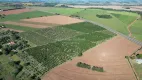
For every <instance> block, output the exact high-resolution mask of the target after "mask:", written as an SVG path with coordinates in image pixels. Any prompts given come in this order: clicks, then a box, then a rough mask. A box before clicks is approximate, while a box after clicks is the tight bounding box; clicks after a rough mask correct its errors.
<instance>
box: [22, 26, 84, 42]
mask: <svg viewBox="0 0 142 80" xmlns="http://www.w3.org/2000/svg"><path fill="white" fill-rule="evenodd" d="M81 34H82V33H80V32H77V31H75V30H70V29H66V28H63V27H53V28H47V29H41V30H37V31H29V32H24V33H21V36H22V37H23V38H24V39H26V40H28V41H30V42H31V43H33V44H36V45H43V44H47V43H51V42H56V41H61V40H65V39H69V38H71V37H74V36H78V35H81Z"/></svg>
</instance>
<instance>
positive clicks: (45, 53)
mask: <svg viewBox="0 0 142 80" xmlns="http://www.w3.org/2000/svg"><path fill="white" fill-rule="evenodd" d="M84 24H86V25H92V24H91V23H86V22H85V23H78V24H71V25H66V27H65V26H62V28H69V29H72V30H73V31H74V30H75V29H76V31H77V32H79V33H83V34H81V35H77V36H71V38H70V39H66V40H61V41H56V42H52V43H48V44H46V45H43V46H37V47H34V48H30V49H27V50H25V51H26V52H27V53H28V54H29V55H31V56H33V58H35V59H36V60H37V61H38V62H40V63H43V65H44V66H46V67H47V68H48V69H47V71H50V70H51V69H52V68H54V67H56V66H58V65H60V64H62V63H64V62H66V61H68V60H72V59H73V58H74V57H77V56H80V53H83V52H85V51H86V50H88V49H90V48H92V47H95V46H96V45H97V43H98V42H100V41H101V42H102V41H105V40H106V39H109V38H111V37H113V36H114V35H108V34H104V33H101V30H102V31H103V30H105V29H103V28H98V27H99V26H97V25H92V27H91V26H90V27H91V28H88V29H87V26H86V25H84ZM72 25H73V26H76V27H78V28H74V27H73V26H72ZM78 25H79V26H78ZM69 26H70V27H69ZM60 27H61V26H60ZM79 28H80V29H81V28H83V29H85V28H86V29H87V31H85V30H83V29H81V30H79ZM92 30H94V31H92ZM97 30H98V31H99V32H97ZM67 33H68V32H67ZM48 34H50V33H45V35H48ZM64 34H66V33H64ZM68 35H69V34H68ZM92 36H93V37H92ZM82 55H83V54H82Z"/></svg>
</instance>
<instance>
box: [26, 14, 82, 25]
mask: <svg viewBox="0 0 142 80" xmlns="http://www.w3.org/2000/svg"><path fill="white" fill-rule="evenodd" d="M23 21H29V22H39V23H50V24H60V25H65V24H72V23H79V22H83V20H79V19H75V18H71V17H68V16H61V15H56V16H48V17H39V18H31V19H24V20H23Z"/></svg>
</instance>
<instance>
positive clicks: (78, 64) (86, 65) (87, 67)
mask: <svg viewBox="0 0 142 80" xmlns="http://www.w3.org/2000/svg"><path fill="white" fill-rule="evenodd" d="M77 66H78V67H82V68H86V69H91V65H89V64H86V63H82V62H78V63H77Z"/></svg>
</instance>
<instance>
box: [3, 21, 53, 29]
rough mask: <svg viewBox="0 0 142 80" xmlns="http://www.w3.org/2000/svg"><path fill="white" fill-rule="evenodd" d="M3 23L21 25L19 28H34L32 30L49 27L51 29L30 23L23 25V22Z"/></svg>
mask: <svg viewBox="0 0 142 80" xmlns="http://www.w3.org/2000/svg"><path fill="white" fill-rule="evenodd" d="M3 23H4V24H12V25H19V26H27V27H32V28H48V27H50V26H48V25H38V24H30V23H22V22H12V21H6V22H3Z"/></svg>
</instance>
